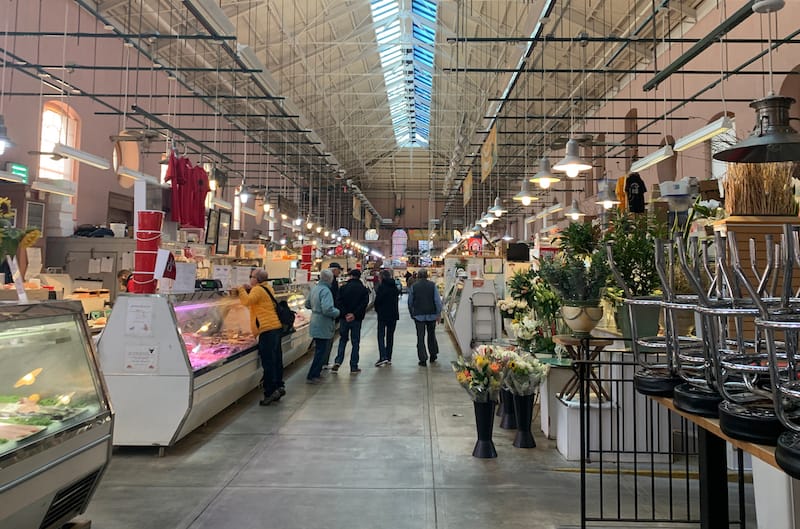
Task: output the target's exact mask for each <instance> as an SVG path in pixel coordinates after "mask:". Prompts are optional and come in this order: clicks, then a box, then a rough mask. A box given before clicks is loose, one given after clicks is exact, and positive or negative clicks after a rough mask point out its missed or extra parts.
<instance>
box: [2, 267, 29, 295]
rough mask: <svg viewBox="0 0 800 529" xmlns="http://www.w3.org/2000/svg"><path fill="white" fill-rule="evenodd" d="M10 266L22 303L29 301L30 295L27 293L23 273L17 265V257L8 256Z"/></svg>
mask: <svg viewBox="0 0 800 529" xmlns="http://www.w3.org/2000/svg"><path fill="white" fill-rule="evenodd" d="M6 261H7V262H8V268H9V269H10V270H11V278H12V279H13V280H14V287H15V288H16V289H17V297H18V298H19V300H20V301H21V302H22V303H27V302H28V295H27V294H26V293H25V283H24V282H23V281H22V274H21V273H20V272H19V266H17V258H16V257H9V256H6Z"/></svg>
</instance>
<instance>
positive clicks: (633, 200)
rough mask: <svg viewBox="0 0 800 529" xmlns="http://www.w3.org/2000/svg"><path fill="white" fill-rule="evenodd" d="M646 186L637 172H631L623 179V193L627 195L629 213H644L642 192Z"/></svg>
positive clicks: (645, 189) (644, 191)
mask: <svg viewBox="0 0 800 529" xmlns="http://www.w3.org/2000/svg"><path fill="white" fill-rule="evenodd" d="M645 193H647V186H646V185H645V184H644V180H642V177H641V176H639V173H631V174H629V175H628V178H627V179H626V180H625V195H627V197H628V210H629V211H630V212H631V213H644V194H645Z"/></svg>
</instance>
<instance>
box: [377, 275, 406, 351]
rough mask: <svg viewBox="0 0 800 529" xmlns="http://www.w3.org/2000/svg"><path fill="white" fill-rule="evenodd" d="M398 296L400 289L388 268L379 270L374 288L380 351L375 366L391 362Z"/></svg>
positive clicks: (398, 313) (397, 316) (398, 316)
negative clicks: (378, 280) (376, 285)
mask: <svg viewBox="0 0 800 529" xmlns="http://www.w3.org/2000/svg"><path fill="white" fill-rule="evenodd" d="M399 298H400V291H399V290H398V289H397V283H395V281H394V279H393V278H392V273H391V272H390V271H389V270H383V271H381V282H380V284H378V288H377V289H375V312H376V313H377V314H378V352H379V353H380V358H378V361H377V362H376V363H375V367H383V366H385V365H391V364H392V347H393V346H394V330H395V328H396V327H397V320H399V319H400V311H399V309H398V307H397V300H398V299H399Z"/></svg>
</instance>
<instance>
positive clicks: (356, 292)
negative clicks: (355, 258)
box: [331, 268, 369, 375]
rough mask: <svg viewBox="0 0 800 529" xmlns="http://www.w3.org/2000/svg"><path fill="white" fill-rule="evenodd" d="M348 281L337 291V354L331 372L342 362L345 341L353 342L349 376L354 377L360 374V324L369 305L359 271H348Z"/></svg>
mask: <svg viewBox="0 0 800 529" xmlns="http://www.w3.org/2000/svg"><path fill="white" fill-rule="evenodd" d="M349 276H350V279H348V280H347V283H345V284H344V286H343V287H342V288H340V289H339V305H338V308H339V310H340V312H341V315H340V320H339V353H338V354H337V355H336V360H334V362H333V367H332V368H331V371H333V372H334V373H336V372H337V371H339V366H340V365H342V362H344V350H345V349H346V348H347V340H348V337H349V339H350V340H351V341H352V342H353V349H352V351H350V374H351V375H355V374H358V373H360V372H361V369H359V368H358V351H359V347H360V345H361V322H362V321H364V316H365V315H366V313H367V305H368V304H369V289H368V288H367V287H365V286H364V283H362V282H361V270H359V269H358V268H354V269H352V270H350V273H349Z"/></svg>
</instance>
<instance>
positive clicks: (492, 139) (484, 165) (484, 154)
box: [481, 124, 497, 183]
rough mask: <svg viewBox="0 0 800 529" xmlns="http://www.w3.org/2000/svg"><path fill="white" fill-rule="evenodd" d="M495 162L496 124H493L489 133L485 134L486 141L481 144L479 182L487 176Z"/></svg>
mask: <svg viewBox="0 0 800 529" xmlns="http://www.w3.org/2000/svg"><path fill="white" fill-rule="evenodd" d="M496 163H497V124H495V125H494V126H493V127H492V128H491V130H489V134H487V135H486V141H484V142H483V145H482V146H481V183H483V181H484V180H486V178H487V177H488V176H489V174H490V173H491V172H492V169H493V168H494V164H496Z"/></svg>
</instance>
